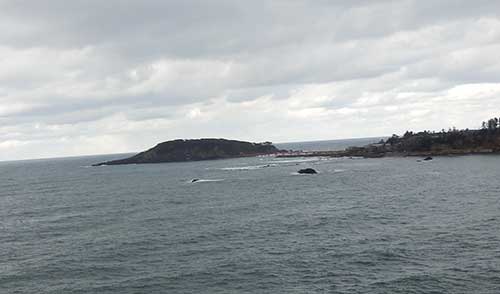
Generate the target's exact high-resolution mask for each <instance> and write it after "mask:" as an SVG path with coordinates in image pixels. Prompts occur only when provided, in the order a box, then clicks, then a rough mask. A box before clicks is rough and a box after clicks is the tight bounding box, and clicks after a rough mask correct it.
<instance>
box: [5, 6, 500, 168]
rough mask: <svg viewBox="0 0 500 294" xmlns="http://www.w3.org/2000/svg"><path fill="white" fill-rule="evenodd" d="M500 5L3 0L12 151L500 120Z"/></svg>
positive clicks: (348, 133)
mask: <svg viewBox="0 0 500 294" xmlns="http://www.w3.org/2000/svg"><path fill="white" fill-rule="evenodd" d="M499 14H500V3H499V2H497V1H460V0H450V1H439V2H436V1H416V0H415V1H405V0H403V1H362V0H357V1H321V0H319V1H250V2H249V1H202V0H199V1H194V0H192V1H189V0H188V1H186V0H183V1H160V0H158V1H153V0H145V1H118V0H116V1H115V0H108V1H94V0H85V1H80V0H75V1H62V0H50V1H49V0H39V1H0V160H9V159H22V158H36V157H52V156H66V155H83V154H98V153H116V152H130V151H139V150H142V149H144V148H147V147H150V146H151V145H154V144H155V143H157V142H160V141H164V140H169V139H174V138H198V137H226V138H235V139H243V140H251V141H264V140H272V141H274V142H284V141H304V140H314V139H335V138H350V137H367V136H382V135H390V134H392V133H394V132H396V133H401V132H404V131H405V130H407V129H413V130H421V129H434V130H438V129H441V128H443V127H450V126H456V127H459V128H466V127H469V128H474V127H479V125H480V122H481V121H482V120H484V119H487V118H489V117H491V116H493V115H498V114H499V108H500V107H499V103H500V81H499V78H498V77H499V76H500V55H499V54H498V52H500V15H499Z"/></svg>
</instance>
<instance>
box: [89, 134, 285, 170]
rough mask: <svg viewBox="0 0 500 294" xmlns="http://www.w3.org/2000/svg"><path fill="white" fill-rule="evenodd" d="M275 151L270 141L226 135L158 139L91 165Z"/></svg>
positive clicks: (240, 155)
mask: <svg viewBox="0 0 500 294" xmlns="http://www.w3.org/2000/svg"><path fill="white" fill-rule="evenodd" d="M278 151H279V150H278V149H277V148H276V147H275V146H274V145H272V144H271V143H270V142H266V143H250V142H244V141H235V140H226V139H194V140H173V141H167V142H163V143H160V144H158V145H156V146H155V147H153V148H151V149H149V150H147V151H144V152H141V153H138V154H136V155H134V156H132V157H129V158H125V159H119V160H112V161H107V162H101V163H97V164H94V166H99V165H118V164H133V163H160V162H176V161H195V160H208V159H222V158H233V157H244V156H256V155H263V154H272V153H276V152H278Z"/></svg>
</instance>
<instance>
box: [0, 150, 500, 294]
mask: <svg viewBox="0 0 500 294" xmlns="http://www.w3.org/2000/svg"><path fill="white" fill-rule="evenodd" d="M337 143H338V142H337ZM307 144H309V145H308V146H310V145H314V143H307ZM307 144H306V145H307ZM321 144H323V143H321ZM321 144H320V145H321ZM302 146H304V144H302ZM322 146H323V145H322ZM318 148H319V147H318ZM122 156H123V155H119V156H117V155H108V156H94V157H80V158H63V159H46V160H30V161H15V162H0V293H2V294H4V293H6V294H7V293H120V294H127V293H500V156H494V155H489V156H488V155H475V156H462V157H437V158H435V159H434V160H433V161H430V162H418V161H417V159H418V158H381V159H348V158H338V159H327V158H289V159H286V158H273V157H256V158H240V159H230V160H215V161H202V162H187V163H165V164H149V165H148V164H144V165H126V166H103V167H90V165H91V164H92V163H96V162H101V161H103V160H110V159H116V158H120V157H122ZM306 167H312V168H314V169H316V170H317V171H318V172H319V174H316V175H298V174H297V173H296V172H297V170H298V169H300V168H306ZM195 178H196V179H200V180H199V181H197V182H195V183H191V180H192V179H195Z"/></svg>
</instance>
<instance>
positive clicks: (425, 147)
mask: <svg viewBox="0 0 500 294" xmlns="http://www.w3.org/2000/svg"><path fill="white" fill-rule="evenodd" d="M367 148H370V149H372V151H374V152H384V153H387V152H399V153H415V152H416V153H418V152H424V153H429V152H430V153H432V154H447V153H491V152H499V151H500V118H496V117H495V118H492V119H489V120H488V121H484V122H483V123H482V128H481V129H478V130H469V129H465V130H458V129H456V128H450V129H449V130H448V131H446V130H444V129H443V130H442V131H441V132H431V131H423V132H418V133H413V132H410V131H407V132H406V133H405V134H404V135H403V136H398V135H392V137H390V138H388V139H387V140H382V141H380V142H379V143H378V144H373V145H371V146H368V147H367ZM459 151H462V152H459Z"/></svg>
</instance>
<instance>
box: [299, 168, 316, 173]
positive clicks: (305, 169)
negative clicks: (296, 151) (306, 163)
mask: <svg viewBox="0 0 500 294" xmlns="http://www.w3.org/2000/svg"><path fill="white" fill-rule="evenodd" d="M298 173H299V174H317V173H318V172H317V171H316V170H314V169H312V168H304V169H301V170H299V171H298Z"/></svg>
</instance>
